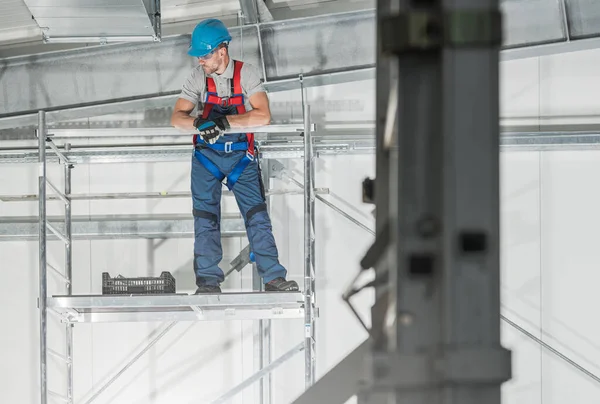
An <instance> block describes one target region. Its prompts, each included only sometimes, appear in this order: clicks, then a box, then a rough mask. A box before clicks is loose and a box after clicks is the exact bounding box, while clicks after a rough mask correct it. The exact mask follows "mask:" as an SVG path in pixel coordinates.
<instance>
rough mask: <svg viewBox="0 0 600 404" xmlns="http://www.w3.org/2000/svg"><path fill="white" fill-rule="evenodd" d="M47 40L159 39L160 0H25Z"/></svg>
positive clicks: (104, 40) (102, 41)
mask: <svg viewBox="0 0 600 404" xmlns="http://www.w3.org/2000/svg"><path fill="white" fill-rule="evenodd" d="M24 2H25V4H26V5H27V7H28V8H29V10H30V12H31V14H32V15H33V17H34V18H35V20H36V22H37V23H38V25H39V26H40V28H41V29H42V34H43V37H44V41H45V42H101V43H104V42H110V41H133V40H142V41H153V40H160V0H24Z"/></svg>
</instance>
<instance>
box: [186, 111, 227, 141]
mask: <svg viewBox="0 0 600 404" xmlns="http://www.w3.org/2000/svg"><path fill="white" fill-rule="evenodd" d="M194 127H195V128H196V129H198V133H199V134H200V136H202V139H204V141H205V142H207V143H210V144H214V143H215V142H216V141H217V139H219V137H220V136H221V135H222V134H223V132H224V131H225V130H226V129H229V127H230V126H229V122H228V121H227V118H226V117H224V116H220V117H218V118H215V119H212V120H209V119H203V118H202V117H198V118H196V119H195V120H194Z"/></svg>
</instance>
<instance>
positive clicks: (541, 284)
mask: <svg viewBox="0 0 600 404" xmlns="http://www.w3.org/2000/svg"><path fill="white" fill-rule="evenodd" d="M598 62H600V53H599V52H593V51H590V52H582V53H574V54H568V55H563V56H553V57H546V58H543V59H537V58H536V59H530V60H522V61H513V62H506V63H503V64H502V86H501V88H502V115H503V116H505V117H540V116H548V115H552V116H563V115H567V116H571V115H576V114H598V113H599V112H600V105H598V104H599V103H598V102H596V97H595V94H596V93H597V91H595V88H596V86H597V85H598V84H597V83H600V80H598V78H599V77H597V76H598V75H599V74H600V73H596V71H597V69H596V66H598ZM271 99H272V102H274V103H275V102H277V103H279V104H278V105H279V107H281V106H282V105H284V106H286V105H289V108H290V112H293V114H294V117H295V118H298V116H299V115H298V106H299V104H298V101H299V94H298V93H297V92H290V93H278V94H273V95H272V97H271ZM310 99H311V100H312V101H316V100H332V99H335V100H345V101H347V103H346V104H344V105H345V106H346V107H344V108H346V111H344V110H342V111H341V112H340V111H338V112H336V111H335V109H336V108H335V105H328V104H325V105H326V107H325V108H326V111H325V112H324V113H323V111H318V110H316V111H313V112H314V114H315V118H316V119H317V121H318V122H322V121H323V120H331V121H343V120H357V121H361V120H371V119H373V112H374V109H373V103H372V102H370V101H369V100H373V99H374V93H373V83H372V82H365V83H351V84H345V85H338V86H332V87H326V88H318V89H311V90H310ZM348 109H351V111H348ZM501 163H502V167H501V173H502V247H503V250H502V251H503V254H502V291H503V294H502V299H503V300H502V303H503V309H504V311H503V314H505V315H506V316H507V318H509V319H510V320H512V321H514V322H516V323H518V325H519V326H520V327H522V328H523V329H525V330H526V331H528V332H530V333H531V334H533V335H534V336H535V337H538V338H542V339H543V340H544V341H545V342H547V343H548V344H550V345H551V346H552V347H554V348H555V349H557V350H559V351H561V352H562V353H564V354H565V355H567V356H568V357H570V358H571V359H573V360H575V361H577V362H579V363H580V364H581V365H582V366H584V367H586V368H588V369H589V370H590V371H592V372H594V373H600V369H598V366H597V365H595V363H597V362H598V359H599V358H598V356H599V355H600V352H599V351H600V348H599V347H600V345H599V344H597V343H596V342H595V341H596V339H598V337H599V336H600V330H599V329H598V326H597V325H596V324H595V321H594V319H595V315H594V314H595V313H594V312H593V308H594V307H595V305H597V304H598V302H597V299H596V298H595V297H594V293H593V292H594V291H595V289H596V284H597V283H598V279H597V277H596V276H595V273H596V266H597V265H596V263H597V262H598V258H600V257H598V256H597V254H598V252H597V251H599V249H598V248H597V246H596V243H595V237H594V236H595V235H596V229H597V228H598V222H599V221H600V216H599V215H600V213H598V209H597V208H596V207H597V206H598V205H599V202H600V200H598V199H599V198H600V193H599V192H597V191H596V187H595V183H596V181H595V180H596V172H598V171H599V170H600V153H599V152H595V151H589V152H552V153H538V152H512V153H504V154H503V155H502V159H501ZM286 164H288V165H289V167H290V168H291V169H294V170H298V171H301V170H302V165H301V162H300V161H299V160H298V161H286ZM317 169H318V174H317V186H319V187H329V188H330V189H331V191H332V192H333V193H335V194H336V195H337V196H339V198H332V197H331V196H330V197H328V198H330V200H332V201H334V202H336V203H340V202H339V201H340V199H341V200H344V201H346V202H347V204H349V205H351V206H352V207H353V209H356V210H359V211H360V212H362V213H361V214H357V217H359V218H360V219H361V220H363V222H365V223H368V220H367V219H366V218H365V217H364V215H368V214H369V212H370V210H371V208H372V207H371V206H367V205H363V204H362V203H361V202H360V183H361V181H362V179H363V178H364V177H365V176H367V175H371V176H372V175H373V172H374V160H373V156H370V155H366V156H337V157H326V158H322V159H320V160H319V161H318V163H317ZM58 174H59V172H51V175H52V178H60V176H59V175H58ZM188 175H189V164H188V163H187V162H184V163H177V164H172V163H169V164H167V163H156V164H130V165H127V166H126V167H125V166H123V165H95V166H78V167H77V168H76V169H75V170H74V192H120V191H150V190H169V191H174V190H188V189H189V186H188V181H189V179H188ZM273 185H274V187H276V188H282V187H288V186H289V185H287V184H283V183H281V182H280V181H274V184H273ZM36 187H37V177H36V169H35V167H34V166H18V167H7V166H3V167H0V193H1V194H22V193H35V192H36V189H37V188H36ZM272 202H273V203H272V220H273V225H274V231H275V236H276V240H277V243H278V247H279V251H280V258H281V261H282V263H283V264H284V265H285V266H286V267H287V268H288V269H289V271H290V277H291V278H293V279H296V280H297V281H301V276H302V257H303V252H302V241H301V235H300V234H299V233H298V232H297V230H293V229H297V228H299V226H300V225H301V220H302V219H301V216H302V198H301V197H300V196H278V197H273V199H272ZM224 203H225V208H226V209H225V211H228V212H235V211H236V208H235V205H234V204H233V200H231V199H229V200H226V201H225V202H224ZM347 208H348V209H350V208H349V207H347ZM51 209H52V211H51V212H54V213H58V212H60V211H59V210H58V204H54V205H52V208H51ZM190 211H191V203H190V201H188V200H185V199H182V200H172V199H170V200H162V201H158V200H147V201H143V200H139V201H127V202H123V201H110V202H107V201H104V202H78V203H76V204H75V210H74V214H77V215H87V214H94V215H95V214H110V213H126V212H131V213H133V212H135V213H144V212H147V213H159V212H160V213H189V212H190ZM36 213H37V205H36V204H35V203H21V204H12V203H11V204H8V203H0V215H2V216H5V215H36ZM316 236H317V271H318V274H317V293H318V299H319V307H320V311H321V317H320V319H319V320H318V323H317V325H318V328H317V330H318V347H317V355H318V366H317V367H318V375H321V374H323V373H324V372H325V371H327V370H328V369H329V368H330V367H331V366H333V365H334V364H335V363H337V362H338V361H339V360H340V359H341V358H342V357H343V356H344V355H345V354H346V353H348V352H349V351H350V350H351V349H353V348H354V347H355V346H356V345H357V344H358V343H359V342H360V341H361V340H362V339H364V338H365V333H364V332H363V331H362V330H361V328H360V326H359V324H358V322H357V321H356V320H355V319H354V318H353V316H352V315H351V313H350V311H349V310H348V309H347V308H346V307H345V305H344V304H343V303H342V302H341V300H340V298H339V296H340V294H341V291H342V290H343V289H344V288H345V287H346V286H347V284H348V282H349V281H350V278H351V277H352V276H353V275H354V274H355V273H356V271H357V270H358V261H359V259H360V258H361V257H362V255H363V254H364V252H365V250H366V249H367V248H368V246H369V244H370V242H371V240H372V237H371V236H370V235H368V234H366V233H365V232H363V231H362V230H361V229H359V228H358V227H356V226H355V225H354V224H352V223H350V222H348V221H347V220H346V219H344V218H342V217H340V216H339V215H338V214H337V213H335V212H332V211H330V210H329V208H327V207H326V206H324V205H322V204H320V203H317V235H316ZM192 243H193V242H192V240H191V239H184V240H167V241H166V242H164V243H161V244H160V246H159V247H157V248H154V247H153V245H154V244H155V242H151V241H145V240H130V241H125V240H119V241H92V242H90V241H78V242H76V243H75V244H74V256H75V261H74V277H75V290H74V291H75V293H81V294H83V293H100V273H101V272H102V271H109V272H111V273H112V274H116V273H121V274H123V275H125V276H137V275H143V274H155V275H156V274H159V273H160V272H161V271H163V270H169V271H171V272H173V273H174V274H175V275H176V277H177V282H178V283H177V284H178V291H179V292H183V293H186V292H192V291H193V290H194V285H193V273H192V268H191V257H192ZM51 244H52V245H51V247H50V252H49V257H50V260H51V261H50V262H56V263H57V264H60V263H62V250H61V246H60V244H59V243H58V242H52V243H51ZM244 245H245V240H239V239H227V240H225V241H224V247H225V258H224V260H223V262H224V263H226V262H228V260H230V259H231V258H233V257H234V256H235V255H236V254H237V252H238V251H239V250H240V249H241V248H242V247H243V246H244ZM37 256H38V252H37V243H35V242H20V243H17V242H5V243H0V267H1V268H2V272H3V274H4V277H5V279H10V282H8V281H5V282H2V283H0V299H1V301H0V303H1V304H0V313H2V316H3V320H4V321H3V323H4V324H5V326H4V332H2V333H0V356H1V357H2V358H3V360H2V361H0V362H1V364H0V375H1V376H2V377H0V402H2V403H4V402H6V403H32V404H34V403H36V402H38V401H37V400H38V393H37V390H36V389H37V384H38V376H37V374H38V342H37V341H38V323H37V309H36V303H35V299H36V297H37V285H36V282H37ZM248 269H249V268H246V270H245V272H244V273H243V274H242V275H241V276H239V275H238V274H234V275H233V276H232V277H231V279H230V280H228V281H227V283H226V285H224V287H225V288H227V289H249V288H250V278H249V272H248ZM50 279H52V278H51V277H50ZM50 286H51V287H53V288H54V290H57V289H56V287H57V286H58V285H57V283H56V282H55V281H54V280H52V281H51V282H50ZM370 298H371V296H370V295H369V294H368V293H367V294H366V295H365V296H363V297H361V298H360V299H359V301H358V302H357V304H358V305H359V306H360V307H361V309H362V310H363V313H364V314H366V311H365V310H366V309H367V308H368V307H369V304H370ZM156 327H158V324H143V323H135V324H94V325H90V324H80V325H77V326H76V327H75V369H76V371H75V373H76V388H75V394H76V398H77V400H78V401H77V402H84V401H82V398H85V397H86V396H87V397H89V393H90V391H91V389H93V388H94V387H96V388H97V387H99V386H100V385H101V383H102V381H103V380H105V378H106V377H107V376H109V375H110V374H111V371H114V370H115V369H116V368H117V367H118V366H119V365H121V364H123V363H124V361H126V360H127V359H128V358H129V357H131V354H132V350H133V349H134V348H135V347H138V346H139V345H140V344H141V343H142V342H143V341H144V340H145V339H146V338H147V335H148V334H149V333H150V332H151V331H152V330H154V329H156ZM502 330H503V341H504V343H505V344H506V346H507V347H509V348H511V349H512V350H513V358H514V359H513V363H514V367H513V371H514V374H513V379H512V380H511V381H510V382H508V383H506V384H505V386H504V388H503V391H504V393H505V394H504V397H503V403H504V404H521V403H522V404H535V403H542V402H543V403H544V404H563V403H564V402H566V401H567V400H568V402H569V403H573V404H575V403H577V404H579V403H581V404H588V403H597V402H599V401H600V389H599V388H598V387H597V384H595V382H592V381H590V380H591V379H590V378H589V377H587V376H585V375H584V374H583V373H581V372H580V371H577V370H575V369H574V368H573V367H572V366H571V365H569V364H567V363H566V362H565V361H563V360H561V359H560V358H558V357H557V356H556V355H555V354H552V353H550V352H549V351H548V350H546V349H543V348H541V347H540V346H539V344H537V343H536V342H533V341H532V340H531V339H530V338H527V337H526V336H524V335H523V334H522V333H520V332H518V331H515V329H514V328H512V327H510V326H508V325H507V324H504V323H503V329H502ZM50 331H51V340H50V343H51V346H53V347H54V348H55V349H56V350H59V351H61V350H62V348H63V346H62V344H61V338H60V333H61V332H62V327H60V326H58V325H57V323H56V321H55V320H54V319H53V318H52V319H51V325H50ZM252 333H253V328H252V324H251V323H250V322H243V323H242V322H229V323H182V324H178V325H177V326H176V327H175V328H174V329H173V330H172V331H171V332H170V333H169V334H167V336H166V337H165V338H164V339H163V340H161V342H159V343H158V344H157V345H156V346H155V348H153V349H152V350H151V351H150V353H149V355H147V356H145V357H144V358H143V359H142V360H140V361H139V362H138V363H137V364H136V365H135V366H134V367H132V368H131V369H129V371H128V372H127V373H126V374H125V375H124V376H123V377H122V378H120V379H119V380H118V381H117V382H116V383H114V384H113V385H112V386H111V387H110V388H109V389H107V390H106V391H105V392H104V393H103V394H102V395H101V396H100V397H99V399H98V400H97V402H98V403H109V402H110V403H118V404H120V403H127V404H130V403H142V402H144V403H154V404H162V403H171V402H181V403H188V402H189V403H192V402H195V403H197V402H207V401H209V400H210V399H211V398H214V397H216V396H218V395H219V394H221V393H223V392H224V391H226V390H227V389H228V388H230V387H232V386H233V385H235V384H237V383H239V382H240V381H241V380H243V379H244V378H245V377H248V376H249V375H250V374H252V371H253V364H252V359H253V345H252ZM273 334H274V344H273V351H274V357H277V356H278V355H280V354H282V353H283V352H285V351H286V350H287V349H289V348H290V347H292V346H293V345H295V344H296V343H298V342H300V341H301V338H302V321H301V320H297V321H296V320H292V321H281V322H275V324H274V330H273ZM49 363H50V386H51V387H52V389H53V390H56V391H62V388H63V384H62V383H63V381H64V380H63V377H64V371H63V370H62V367H61V366H59V363H58V362H57V361H56V360H54V359H53V358H52V357H50V358H49ZM273 381H274V402H275V403H277V404H280V403H286V402H290V401H291V400H292V399H293V398H294V397H295V396H297V395H298V394H300V392H301V391H302V388H303V359H302V355H301V354H300V355H297V356H296V357H295V358H293V359H292V360H291V361H289V362H287V363H286V364H284V365H282V366H281V367H280V368H279V369H278V370H277V371H276V372H275V374H274V376H273ZM253 398H254V389H252V388H249V389H247V391H245V392H244V393H243V394H240V395H238V397H236V399H235V400H232V403H244V404H247V403H252V402H253Z"/></svg>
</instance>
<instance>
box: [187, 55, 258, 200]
mask: <svg viewBox="0 0 600 404" xmlns="http://www.w3.org/2000/svg"><path fill="white" fill-rule="evenodd" d="M243 65H244V63H243V62H240V61H238V60H235V61H234V71H233V80H232V83H231V84H232V86H231V87H232V89H231V90H232V91H231V96H230V97H229V98H226V99H224V98H222V97H219V95H218V93H217V86H216V85H215V81H214V80H213V79H212V77H208V76H207V77H206V90H207V91H206V100H205V103H204V110H203V111H202V118H203V119H208V116H209V115H210V112H211V111H212V108H213V106H214V105H220V106H222V107H228V106H235V107H236V110H237V113H238V114H244V113H246V107H245V105H244V92H243V89H242V79H241V76H242V75H241V72H242V66H243ZM246 138H247V140H248V141H247V142H227V143H215V144H207V143H206V142H204V140H203V139H202V138H200V137H199V136H198V135H194V144H196V143H197V142H201V143H202V144H204V145H206V146H207V147H209V148H211V149H213V150H217V151H224V152H228V153H229V152H232V151H242V150H246V155H245V156H244V157H242V159H241V160H240V161H239V162H238V163H237V164H236V165H235V167H234V168H233V170H231V173H229V175H228V176H227V182H226V183H225V185H226V186H227V188H229V190H231V189H232V188H233V186H234V185H235V183H236V182H237V180H238V179H239V178H240V176H241V175H242V173H243V172H244V170H245V169H246V167H247V166H248V164H250V162H252V161H254V157H255V148H254V133H247V134H246ZM194 154H195V156H196V158H197V159H198V160H199V161H200V163H202V165H204V167H206V169H207V170H208V171H210V172H211V173H212V175H214V176H215V178H217V179H218V180H219V181H220V182H222V181H223V180H224V179H225V174H223V173H222V172H221V170H219V168H218V167H217V166H216V165H215V164H214V163H213V162H212V161H210V159H208V157H206V156H205V155H203V154H202V153H200V152H199V151H197V150H196V151H195V152H194Z"/></svg>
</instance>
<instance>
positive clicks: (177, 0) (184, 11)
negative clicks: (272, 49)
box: [161, 0, 240, 24]
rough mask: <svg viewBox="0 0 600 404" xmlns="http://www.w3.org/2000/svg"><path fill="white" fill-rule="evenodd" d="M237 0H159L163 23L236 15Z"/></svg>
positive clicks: (238, 8) (237, 9) (238, 3)
mask: <svg viewBox="0 0 600 404" xmlns="http://www.w3.org/2000/svg"><path fill="white" fill-rule="evenodd" d="M239 10H240V1H239V0H161V16H162V22H163V24H168V23H172V22H181V21H193V20H198V21H199V20H200V19H203V18H206V17H213V16H225V15H237V12H238V11H239Z"/></svg>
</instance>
